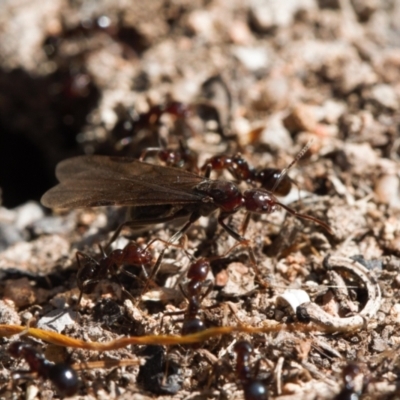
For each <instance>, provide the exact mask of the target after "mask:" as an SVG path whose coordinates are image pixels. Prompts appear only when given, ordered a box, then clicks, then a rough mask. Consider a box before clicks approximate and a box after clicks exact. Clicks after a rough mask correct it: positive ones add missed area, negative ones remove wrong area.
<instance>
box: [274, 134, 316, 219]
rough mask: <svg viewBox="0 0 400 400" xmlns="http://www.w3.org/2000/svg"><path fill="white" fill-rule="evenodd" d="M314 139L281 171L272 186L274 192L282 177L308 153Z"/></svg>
mask: <svg viewBox="0 0 400 400" xmlns="http://www.w3.org/2000/svg"><path fill="white" fill-rule="evenodd" d="M313 141H314V140H313V139H311V140H309V141H308V143H307V144H306V145H305V146H304V147H303V148H302V149H301V150H300V151H299V152H298V153H297V155H296V157H295V158H294V159H293V160H292V161H291V163H290V164H289V165H288V166H287V167H286V168H284V169H283V170H282V171H281V173H280V174H279V178H278V179H277V180H276V181H275V184H274V186H273V187H272V190H271V192H272V193H274V192H275V190H276V188H277V187H278V186H279V184H280V183H281V181H282V179H283V178H284V177H285V175H286V174H287V173H288V171H289V169H290V168H292V167H293V165H294V164H296V162H297V161H299V160H300V158H302V157H303V156H304V154H306V153H307V151H308V150H309V149H310V147H311V145H312V143H313ZM306 219H307V218H306Z"/></svg>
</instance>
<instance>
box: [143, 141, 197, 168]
mask: <svg viewBox="0 0 400 400" xmlns="http://www.w3.org/2000/svg"><path fill="white" fill-rule="evenodd" d="M152 154H154V155H155V156H156V157H157V158H158V159H159V160H160V161H162V162H163V163H164V164H165V165H167V166H168V167H174V168H183V169H186V170H188V171H192V172H197V171H198V166H197V159H198V156H197V154H196V153H195V152H194V151H193V150H191V149H190V148H189V147H188V146H187V144H186V143H184V141H183V140H179V148H177V149H172V148H170V147H148V148H147V149H145V150H144V151H143V152H142V154H141V156H140V158H139V160H140V161H144V160H145V159H146V158H147V157H148V156H149V155H152Z"/></svg>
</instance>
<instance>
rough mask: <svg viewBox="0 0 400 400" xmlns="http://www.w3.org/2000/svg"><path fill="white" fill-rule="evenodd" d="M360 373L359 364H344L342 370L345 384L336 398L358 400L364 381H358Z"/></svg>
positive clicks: (336, 399)
mask: <svg viewBox="0 0 400 400" xmlns="http://www.w3.org/2000/svg"><path fill="white" fill-rule="evenodd" d="M360 374H361V368H360V367H359V366H358V365H357V364H354V363H350V364H347V365H346V366H344V367H343V370H342V377H343V382H344V386H343V388H342V390H341V391H340V393H339V394H337V395H336V396H335V397H334V400H358V399H359V398H360V395H361V390H362V381H361V382H360V381H359V382H357V377H360ZM359 383H361V385H360V384H359Z"/></svg>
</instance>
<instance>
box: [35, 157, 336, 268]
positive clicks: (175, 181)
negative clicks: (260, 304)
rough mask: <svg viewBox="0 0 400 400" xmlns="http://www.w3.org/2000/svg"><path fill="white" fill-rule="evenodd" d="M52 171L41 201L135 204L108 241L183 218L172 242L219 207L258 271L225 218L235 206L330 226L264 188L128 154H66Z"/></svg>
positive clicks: (61, 205) (73, 205)
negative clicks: (52, 177) (52, 184)
mask: <svg viewBox="0 0 400 400" xmlns="http://www.w3.org/2000/svg"><path fill="white" fill-rule="evenodd" d="M286 170H287V169H286ZM56 176H57V178H58V179H59V181H60V183H59V184H58V185H57V186H55V187H53V188H52V189H50V190H49V191H47V192H46V193H45V194H44V195H43V197H42V199H41V202H42V204H43V205H44V206H46V207H50V208H79V207H99V206H110V205H111V206H134V207H133V208H132V209H131V210H133V211H131V217H133V218H132V220H130V221H126V222H124V223H123V224H121V225H120V226H119V228H118V229H117V230H116V231H115V233H114V234H113V236H112V237H111V239H110V241H109V244H111V243H112V242H113V241H114V240H115V239H116V238H117V237H118V235H119V234H120V232H121V230H122V229H123V228H124V227H131V228H135V227H138V226H147V225H153V224H158V223H164V222H168V221H171V220H174V219H177V218H181V217H185V218H187V219H188V220H187V222H186V223H185V224H184V225H183V227H182V228H181V229H180V230H179V231H178V232H176V233H175V234H174V235H173V236H172V237H171V239H170V241H169V243H173V242H175V241H176V240H178V239H179V238H180V237H181V236H182V235H183V234H184V233H185V232H186V231H187V230H188V229H189V228H190V226H191V225H192V224H193V223H194V222H195V221H196V220H198V219H199V218H200V217H201V216H207V215H209V214H211V213H212V212H214V211H216V210H219V216H218V223H219V224H220V225H221V226H222V227H223V228H224V229H225V231H226V232H227V233H228V234H229V235H231V236H232V237H233V238H234V239H236V240H237V241H238V242H240V243H241V244H243V245H245V246H247V247H248V249H249V254H250V259H251V263H252V265H253V266H254V269H255V271H256V273H257V274H258V271H257V267H256V264H257V263H256V260H255V255H254V253H253V251H252V248H251V246H250V245H249V242H248V240H247V239H246V238H245V237H243V236H242V235H241V234H239V233H238V232H236V231H235V230H234V229H232V228H231V227H230V226H228V225H227V224H226V222H225V220H226V219H227V218H228V217H230V216H231V215H233V214H235V213H236V212H237V211H239V210H240V209H245V210H246V211H247V213H248V214H251V213H256V214H271V213H273V212H274V211H276V210H278V209H279V208H283V209H285V210H286V211H287V212H289V213H290V214H291V215H293V216H295V217H297V218H302V219H305V220H309V221H312V222H314V223H317V224H319V225H321V226H322V227H323V228H325V229H326V230H327V231H328V232H331V230H330V227H329V226H328V225H327V224H326V223H325V222H323V221H321V220H320V219H318V218H315V217H312V216H310V215H307V214H302V213H299V212H297V211H295V210H294V209H292V208H291V207H289V206H287V205H285V204H283V203H281V202H279V201H278V199H277V198H276V197H275V195H274V194H273V193H272V192H271V191H268V190H266V189H263V188H252V189H247V190H244V191H243V192H241V191H240V189H239V188H238V186H237V185H236V184H235V183H234V182H231V181H224V180H212V179H209V178H207V177H204V176H200V175H197V174H195V173H192V172H189V171H184V170H181V169H177V168H171V167H167V166H161V165H153V164H148V163H145V162H141V161H139V160H135V159H131V158H127V157H108V156H96V155H92V156H79V157H74V158H70V159H67V160H64V161H62V162H60V163H59V164H58V165H57V168H56ZM283 176H284V175H282V174H281V176H280V178H279V179H278V180H277V181H276V183H275V184H274V186H278V185H279V181H280V180H281V179H282V177H283ZM246 221H248V219H246ZM246 225H247V224H246ZM109 244H108V245H109ZM258 275H259V274H258Z"/></svg>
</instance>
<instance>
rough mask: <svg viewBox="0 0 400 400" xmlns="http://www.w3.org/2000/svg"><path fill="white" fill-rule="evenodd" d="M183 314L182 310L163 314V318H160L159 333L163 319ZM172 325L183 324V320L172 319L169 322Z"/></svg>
mask: <svg viewBox="0 0 400 400" xmlns="http://www.w3.org/2000/svg"><path fill="white" fill-rule="evenodd" d="M182 314H185V311H184V310H181V311H171V312H167V313H164V314H163V316H162V317H161V322H160V331H161V330H162V328H163V326H164V317H171V316H172V315H182ZM171 322H172V323H173V324H175V323H176V322H183V318H182V319H173V320H172V321H171Z"/></svg>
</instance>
